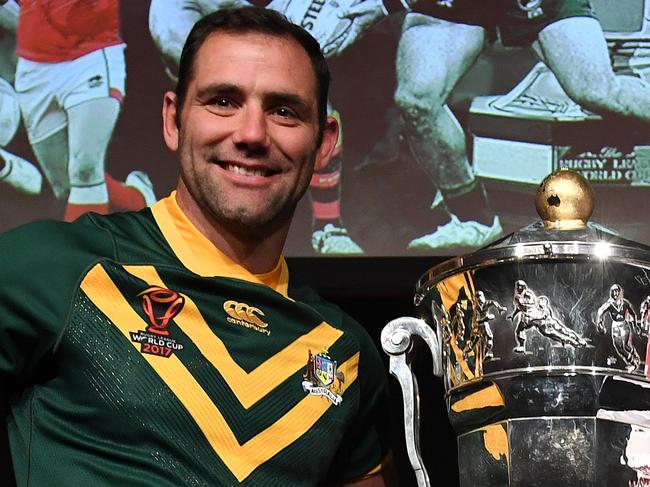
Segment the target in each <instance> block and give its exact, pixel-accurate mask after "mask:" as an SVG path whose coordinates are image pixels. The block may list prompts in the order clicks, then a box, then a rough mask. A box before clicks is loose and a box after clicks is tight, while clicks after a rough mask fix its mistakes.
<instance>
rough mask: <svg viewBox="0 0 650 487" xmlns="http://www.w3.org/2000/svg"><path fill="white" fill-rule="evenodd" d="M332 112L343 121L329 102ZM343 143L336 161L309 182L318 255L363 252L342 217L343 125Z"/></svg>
mask: <svg viewBox="0 0 650 487" xmlns="http://www.w3.org/2000/svg"><path fill="white" fill-rule="evenodd" d="M327 109H328V114H329V115H330V116H333V117H335V118H336V119H337V120H338V121H339V127H342V124H341V119H340V115H339V113H338V112H337V111H336V110H334V109H333V108H332V107H331V105H329V103H328V107H327ZM339 131H340V132H339V142H338V144H337V147H336V152H335V155H334V157H333V158H332V160H331V161H330V162H329V164H327V166H325V167H323V168H316V170H314V175H313V176H312V178H311V183H310V185H309V196H310V200H311V208H312V217H313V220H312V239H311V243H312V248H313V249H314V252H316V253H318V254H338V255H342V254H347V255H355V254H356V255H359V254H363V250H362V249H361V247H360V246H359V245H358V244H357V243H356V242H355V241H354V240H353V239H352V237H351V236H350V235H349V234H348V230H347V229H346V228H345V225H344V224H343V219H342V218H341V193H342V186H341V172H342V168H343V143H342V141H343V137H342V135H341V129H340V128H339Z"/></svg>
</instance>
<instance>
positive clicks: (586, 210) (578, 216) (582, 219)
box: [535, 168, 594, 230]
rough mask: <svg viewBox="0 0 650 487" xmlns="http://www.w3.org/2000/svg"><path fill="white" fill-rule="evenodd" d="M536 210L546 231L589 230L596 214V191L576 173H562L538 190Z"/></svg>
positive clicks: (564, 171) (553, 176) (559, 172)
mask: <svg viewBox="0 0 650 487" xmlns="http://www.w3.org/2000/svg"><path fill="white" fill-rule="evenodd" d="M535 208H536V209H537V213H538V214H539V216H540V217H541V219H542V221H543V222H544V226H545V227H546V228H557V229H559V230H574V229H579V228H585V227H586V226H587V221H588V220H589V217H590V216H591V213H592V212H593V211H594V191H593V189H591V186H590V185H589V182H588V181H587V180H586V179H585V178H584V177H583V176H582V175H580V174H579V173H577V172H576V171H573V170H571V169H566V168H563V169H558V170H557V171H555V172H553V173H551V174H549V175H548V176H546V178H544V181H542V183H541V184H540V185H539V188H537V196H535Z"/></svg>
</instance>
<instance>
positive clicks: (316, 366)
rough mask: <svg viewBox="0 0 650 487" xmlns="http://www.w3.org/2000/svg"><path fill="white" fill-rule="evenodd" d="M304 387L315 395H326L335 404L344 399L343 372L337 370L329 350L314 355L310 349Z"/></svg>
mask: <svg viewBox="0 0 650 487" xmlns="http://www.w3.org/2000/svg"><path fill="white" fill-rule="evenodd" d="M302 378H303V381H302V389H303V390H304V391H305V392H308V393H309V394H311V395H313V396H324V397H326V398H327V399H329V400H330V401H332V404H334V405H335V406H338V405H339V404H341V402H342V401H343V398H342V397H341V394H339V392H340V390H341V386H342V385H343V383H344V382H345V376H344V375H343V372H340V371H337V369H336V361H335V360H332V358H331V357H330V356H329V355H328V354H327V350H325V351H323V352H321V353H319V354H316V355H312V353H311V350H309V355H308V358H307V368H306V370H305V373H304V374H303V377H302Z"/></svg>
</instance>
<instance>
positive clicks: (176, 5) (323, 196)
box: [149, 0, 363, 255]
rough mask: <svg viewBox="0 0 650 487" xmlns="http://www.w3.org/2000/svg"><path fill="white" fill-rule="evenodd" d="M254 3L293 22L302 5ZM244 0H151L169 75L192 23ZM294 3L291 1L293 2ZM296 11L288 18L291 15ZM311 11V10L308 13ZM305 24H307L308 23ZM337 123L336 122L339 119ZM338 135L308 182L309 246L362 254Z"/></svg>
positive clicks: (155, 35)
mask: <svg viewBox="0 0 650 487" xmlns="http://www.w3.org/2000/svg"><path fill="white" fill-rule="evenodd" d="M252 3H255V4H256V5H258V6H261V5H264V6H266V7H267V8H270V9H272V10H276V11H278V12H281V13H283V14H285V15H287V17H288V18H289V20H291V21H293V22H294V23H296V24H299V25H300V24H301V20H302V14H306V13H309V12H307V10H306V8H304V7H305V6H306V5H307V4H305V6H303V8H298V9H297V12H289V5H288V4H289V3H290V2H288V1H287V0H275V1H273V2H271V1H264V0H263V1H257V2H252ZM250 4H251V2H248V1H247V0H153V1H152V2H151V6H150V10H149V30H150V32H151V37H152V39H153V40H154V43H155V44H156V46H157V47H158V49H159V50H160V52H161V54H162V57H163V61H164V62H165V64H166V70H167V72H168V74H169V75H170V77H171V78H172V79H173V78H175V77H176V75H175V74H174V73H176V72H177V70H178V63H179V61H180V56H181V51H182V48H183V44H184V42H185V39H186V38H187V34H188V33H189V32H190V29H191V28H192V26H193V25H194V23H195V22H196V21H197V20H199V19H200V18H201V17H203V16H204V15H207V14H209V13H211V12H216V11H217V10H220V9H224V8H231V7H243V6H249V5H250ZM293 5H294V6H295V3H294V4H293ZM289 14H293V15H297V16H298V17H297V18H292V17H291V15H289ZM312 15H313V14H312ZM305 25H307V26H309V25H311V24H310V23H306V24H305ZM328 114H330V115H333V116H336V117H339V114H338V112H337V111H335V110H334V109H333V108H332V107H331V106H328ZM339 123H340V122H339ZM341 139H342V137H339V145H338V146H337V148H336V151H335V154H334V157H332V160H331V161H330V163H329V164H328V165H327V166H326V167H323V168H319V169H318V170H317V171H316V172H315V173H314V176H313V177H312V180H311V184H310V192H309V196H310V200H311V208H312V216H313V219H312V239H311V241H312V248H313V250H314V252H316V253H318V254H323V255H332V254H338V255H342V254H347V255H353V254H362V253H363V250H362V249H361V247H359V245H358V244H357V243H356V242H355V241H354V240H353V239H352V237H351V236H350V235H349V233H348V231H347V229H346V228H345V225H344V224H343V219H342V216H341V193H342V188H341V174H342V152H343V148H342V144H341Z"/></svg>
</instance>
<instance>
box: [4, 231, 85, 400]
mask: <svg viewBox="0 0 650 487" xmlns="http://www.w3.org/2000/svg"><path fill="white" fill-rule="evenodd" d="M77 227H79V226H77ZM80 230H82V232H81V235H80ZM84 230H88V229H80V228H73V226H72V225H68V224H65V223H61V222H41V223H36V224H31V225H27V226H25V227H21V228H19V229H16V230H13V231H10V232H8V233H6V234H4V235H2V236H0V401H6V400H7V398H8V397H9V395H10V394H11V392H12V390H14V389H15V388H16V387H18V386H21V387H24V386H25V385H26V384H28V383H30V382H33V381H35V380H37V377H36V376H37V375H38V373H39V372H41V371H46V370H47V366H48V364H49V363H50V362H49V359H50V358H51V357H52V355H53V353H54V350H55V347H56V343H57V340H58V339H59V337H60V335H61V333H62V331H63V329H64V327H65V321H66V316H67V313H68V308H69V306H70V303H71V300H72V296H73V295H74V292H75V290H76V287H77V283H78V279H79V276H80V275H81V274H82V273H83V269H84V268H85V267H86V266H87V265H88V262H89V260H90V259H91V255H90V253H91V252H90V249H88V251H87V253H86V255H84V252H80V251H77V250H75V249H76V248H78V247H79V241H80V238H79V237H80V236H83V232H84ZM81 240H83V239H81Z"/></svg>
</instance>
